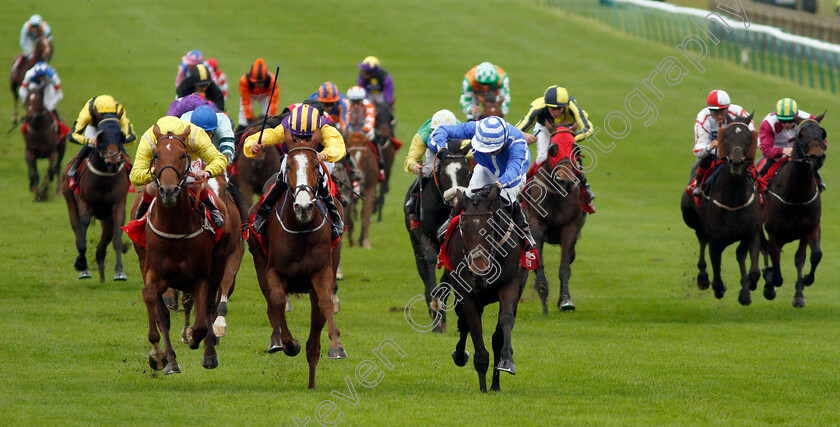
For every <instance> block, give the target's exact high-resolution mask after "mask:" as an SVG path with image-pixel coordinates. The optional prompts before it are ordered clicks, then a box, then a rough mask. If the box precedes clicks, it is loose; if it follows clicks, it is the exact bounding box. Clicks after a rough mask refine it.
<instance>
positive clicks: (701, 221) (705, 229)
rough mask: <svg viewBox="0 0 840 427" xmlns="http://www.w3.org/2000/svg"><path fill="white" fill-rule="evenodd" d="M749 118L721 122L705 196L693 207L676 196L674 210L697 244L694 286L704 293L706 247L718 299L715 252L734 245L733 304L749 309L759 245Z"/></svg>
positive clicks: (720, 292) (720, 291)
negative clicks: (737, 280)
mask: <svg viewBox="0 0 840 427" xmlns="http://www.w3.org/2000/svg"><path fill="white" fill-rule="evenodd" d="M752 117H753V115H752V114H750V115H749V116H748V117H739V118H736V119H734V120H732V121H729V120H727V126H726V127H725V128H723V129H721V131H720V133H719V134H718V160H720V161H721V165H720V167H719V169H718V170H717V172H716V176H715V177H714V178H710V179H714V181H715V182H714V183H713V185H712V187H711V190H709V194H703V196H702V197H700V200H699V203H695V201H694V200H693V199H694V198H693V196H691V195H689V194H688V193H685V192H684V194H683V195H682V200H681V202H680V208H681V210H682V215H683V220H684V221H685V223H686V225H688V226H689V227H690V228H692V229H694V231H695V234H696V235H697V240H698V242H699V243H700V259H699V261H698V262H697V268H698V269H699V273H698V274H697V286H698V287H699V288H700V289H708V287H709V275H708V273H706V259H705V251H706V245H707V244H708V246H709V258H710V259H711V261H712V269H713V272H714V278H713V281H712V283H711V285H712V288H713V289H714V292H715V298H718V299H720V298H723V294H724V293H725V292H726V285H725V284H724V283H723V280H721V277H720V262H721V253H722V252H723V250H724V249H725V248H726V247H727V246H729V245H731V244H733V243H736V242H738V248H737V250H736V258H737V260H738V264H739V266H740V271H741V292H740V294H739V295H738V302H739V303H741V305H749V304H750V303H751V302H752V298H751V296H750V291H751V290H755V288H756V286H757V284H758V279H759V278H760V277H761V273H760V271H759V269H758V252H759V246H760V242H761V236H762V232H761V218H760V206H759V197H758V195H757V194H756V192H757V189H756V183H755V179H754V177H753V173H752V170H751V168H750V167H749V166H751V165H752V164H753V162H754V160H755V150H756V148H757V145H756V139H757V132H755V131H751V130H750V129H749V123H750V121H751V120H752ZM748 252H749V255H750V261H751V262H750V269H749V272H748V271H747V268H746V264H745V261H746V256H747V253H748Z"/></svg>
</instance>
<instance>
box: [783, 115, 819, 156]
mask: <svg viewBox="0 0 840 427" xmlns="http://www.w3.org/2000/svg"><path fill="white" fill-rule="evenodd" d="M808 122H813V123H815V124H816V125H817V127H818V128H820V129H822V126H820V123H819V122H818V121H816V120H814V119H805V120H803V121H801V122H799V124H798V125H797V126H796V142H795V143H794V144H793V145H794V147H795V149H796V153H797V154H798V156H797V158H796V159H794V158H792V157H791V158H790V159H789V160H790V161H792V162H795V163H810V162H809V157H810V158H813V159H816V158H817V157H818V156H815V155H810V154H808V149H809V148H811V147H812V146H813V145H814V144H815V142H814V141H816V144H817V145H819V147H820V148H821V149H823V150H825V141H823V140H821V139H820V138H819V137H815V138H811V139H810V140H808V142H807V143H805V144H804V145H805V146H804V147H803V146H802V144H800V142H801V141H802V140H801V139H800V138H799V135H800V131H801V130H802V126H803V125H805V124H806V123H808Z"/></svg>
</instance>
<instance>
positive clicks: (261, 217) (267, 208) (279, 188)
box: [251, 177, 287, 234]
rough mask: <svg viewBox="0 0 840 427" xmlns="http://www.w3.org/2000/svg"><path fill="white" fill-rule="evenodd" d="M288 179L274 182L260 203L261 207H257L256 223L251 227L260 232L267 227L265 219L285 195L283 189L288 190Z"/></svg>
mask: <svg viewBox="0 0 840 427" xmlns="http://www.w3.org/2000/svg"><path fill="white" fill-rule="evenodd" d="M286 186H287V184H286V181H284V180H282V179H280V177H278V179H277V180H276V181H275V182H274V185H272V186H271V188H270V189H269V190H268V193H266V195H265V197H264V198H263V200H262V203H261V204H260V207H259V208H257V212H256V214H255V215H254V223H253V224H252V225H251V227H252V228H253V229H254V231H256V232H257V233H259V234H262V232H263V228H264V227H265V221H266V219H268V214H270V213H271V211H272V210H274V205H276V204H277V202H278V201H279V200H280V196H282V195H283V191H285V190H286Z"/></svg>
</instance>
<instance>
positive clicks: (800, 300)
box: [793, 297, 805, 308]
mask: <svg viewBox="0 0 840 427" xmlns="http://www.w3.org/2000/svg"><path fill="white" fill-rule="evenodd" d="M793 306H794V307H795V308H803V307H805V297H793Z"/></svg>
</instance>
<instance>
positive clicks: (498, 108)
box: [475, 91, 505, 120]
mask: <svg viewBox="0 0 840 427" xmlns="http://www.w3.org/2000/svg"><path fill="white" fill-rule="evenodd" d="M475 95H476V97H477V98H478V104H479V105H481V114H480V115H479V116H478V119H476V120H481V119H484V118H487V117H493V116H496V117H504V116H505V115H504V114H502V102H504V101H505V99H504V98H503V97H500V96H496V92H495V91H490V92H477V93H476V94H475Z"/></svg>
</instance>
